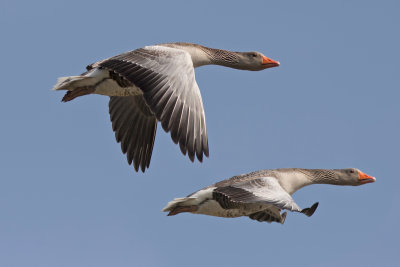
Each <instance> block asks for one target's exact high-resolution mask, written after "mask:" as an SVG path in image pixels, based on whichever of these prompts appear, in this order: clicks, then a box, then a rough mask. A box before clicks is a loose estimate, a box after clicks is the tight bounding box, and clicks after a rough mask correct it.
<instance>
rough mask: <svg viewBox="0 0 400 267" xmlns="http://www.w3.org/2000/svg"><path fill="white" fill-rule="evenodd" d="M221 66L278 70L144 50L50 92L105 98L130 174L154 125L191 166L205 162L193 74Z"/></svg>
mask: <svg viewBox="0 0 400 267" xmlns="http://www.w3.org/2000/svg"><path fill="white" fill-rule="evenodd" d="M203 65H221V66H225V67H230V68H236V69H241V70H253V71H257V70H263V69H266V68H271V67H276V66H279V62H277V61H274V60H272V59H269V58H267V57H265V56H264V55H262V54H261V53H259V52H231V51H227V50H221V49H213V48H208V47H205V46H201V45H197V44H189V43H170V44H160V45H154V46H145V47H143V48H139V49H136V50H133V51H129V52H126V53H123V54H120V55H117V56H114V57H111V58H108V59H105V60H101V61H98V62H96V63H94V64H91V65H89V66H87V71H86V72H84V73H82V74H81V75H79V76H69V77H61V78H59V79H58V82H57V84H56V85H55V86H54V87H53V89H54V90H67V93H66V94H65V96H64V98H63V101H64V102H67V101H71V100H73V99H75V98H76V97H79V96H83V95H87V94H100V95H106V96H110V102H109V112H110V118H111V121H112V127H113V130H114V132H115V136H116V139H117V142H121V148H122V152H123V153H126V154H127V159H128V163H129V164H132V163H133V166H134V168H135V170H136V171H138V170H139V167H140V169H141V170H142V171H143V172H144V171H145V169H146V168H148V167H149V164H150V159H151V154H152V151H153V144H154V138H155V134H156V130H157V121H160V122H161V125H162V127H163V129H164V130H165V131H166V132H171V137H172V140H173V141H174V143H176V144H177V143H179V146H180V149H181V151H182V153H183V154H184V155H186V154H188V156H189V158H190V160H191V161H194V158H195V156H196V157H197V159H198V160H199V161H200V162H201V161H202V159H203V155H205V156H208V154H209V149H208V138H207V129H206V121H205V114H204V108H203V102H202V98H201V94H200V90H199V87H198V85H197V83H196V80H195V73H194V68H196V67H200V66H203Z"/></svg>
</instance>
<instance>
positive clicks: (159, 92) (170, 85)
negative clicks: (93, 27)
mask: <svg viewBox="0 0 400 267" xmlns="http://www.w3.org/2000/svg"><path fill="white" fill-rule="evenodd" d="M90 67H92V68H94V67H99V68H105V69H108V70H110V71H112V72H114V73H116V74H118V75H120V76H121V77H123V78H125V79H126V80H128V81H129V82H130V83H132V84H134V85H135V86H136V87H138V88H140V89H141V91H142V92H143V97H144V100H145V103H146V104H147V105H148V107H149V108H150V110H151V111H152V113H153V114H154V115H155V116H156V118H157V119H158V120H159V121H161V125H162V127H163V129H164V130H165V131H166V132H171V137H172V140H173V141H174V142H175V143H179V145H180V148H181V151H182V153H183V154H184V155H186V153H188V155H189V158H190V159H191V160H192V161H193V160H194V157H195V155H196V156H197V158H198V160H199V161H202V159H203V154H204V155H206V156H208V139H207V130H206V121H205V114H204V108H203V102H202V99H201V95H200V90H199V87H198V85H197V83H196V80H195V74H194V68H193V62H192V59H191V56H190V54H189V53H188V52H186V51H184V50H180V49H176V48H171V47H165V46H159V45H156V46H147V47H144V48H140V49H137V50H134V51H130V52H126V53H123V54H120V55H117V56H115V57H111V58H109V59H106V60H103V61H100V62H98V63H95V64H93V65H92V66H90ZM126 121H131V120H129V119H127V120H126ZM127 142H128V140H127ZM128 156H129V155H128Z"/></svg>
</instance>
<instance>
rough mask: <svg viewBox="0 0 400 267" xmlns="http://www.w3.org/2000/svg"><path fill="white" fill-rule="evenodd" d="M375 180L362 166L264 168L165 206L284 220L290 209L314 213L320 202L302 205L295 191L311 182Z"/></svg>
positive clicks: (172, 211)
mask: <svg viewBox="0 0 400 267" xmlns="http://www.w3.org/2000/svg"><path fill="white" fill-rule="evenodd" d="M373 182H375V178H374V177H371V176H369V175H367V174H365V173H363V172H361V171H360V170H358V169H335V170H325V169H298V168H291V169H275V170H261V171H256V172H251V173H248V174H243V175H238V176H234V177H232V178H230V179H227V180H224V181H221V182H218V183H216V184H213V185H210V186H208V187H205V188H203V189H201V190H199V191H196V192H194V193H193V194H190V195H188V196H187V197H185V198H175V199H174V200H172V201H171V202H169V203H168V205H167V206H166V207H165V208H164V209H163V211H167V212H169V213H168V216H172V215H176V214H178V213H181V212H191V213H194V214H205V215H211V216H217V217H226V218H233V217H240V216H248V217H249V218H250V219H252V220H257V221H259V222H268V223H270V222H278V223H281V224H283V223H284V222H285V218H286V214H287V213H286V212H283V213H282V214H281V210H290V211H296V212H301V213H303V214H305V215H307V216H311V215H313V214H314V212H315V210H316V209H317V207H318V202H316V203H315V204H314V205H312V206H311V207H310V208H305V209H301V208H300V207H299V206H298V205H297V204H296V203H295V202H294V200H293V199H292V197H291V195H292V194H293V193H294V192H296V191H297V190H299V189H300V188H302V187H304V186H306V185H311V184H332V185H353V186H356V185H362V184H366V183H373Z"/></svg>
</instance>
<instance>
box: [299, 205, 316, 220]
mask: <svg viewBox="0 0 400 267" xmlns="http://www.w3.org/2000/svg"><path fill="white" fill-rule="evenodd" d="M317 208H318V202H315V203H314V205H312V206H311V207H310V208H305V209H303V210H302V211H301V213H303V214H305V215H307V216H308V217H311V216H312V215H313V214H314V212H315V211H316V210H317Z"/></svg>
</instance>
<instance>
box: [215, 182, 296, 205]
mask: <svg viewBox="0 0 400 267" xmlns="http://www.w3.org/2000/svg"><path fill="white" fill-rule="evenodd" d="M215 191H216V192H219V193H221V194H224V195H225V196H226V197H227V198H228V199H229V200H230V201H232V202H239V203H262V204H269V205H274V206H276V207H277V208H279V209H287V210H290V211H298V212H301V209H300V208H299V206H298V205H297V204H296V203H295V202H294V200H293V198H292V197H291V196H290V195H289V194H288V193H287V192H286V191H285V190H284V189H283V188H282V187H281V186H280V184H279V183H278V181H277V180H276V179H275V178H273V177H261V178H257V179H253V180H250V181H244V182H241V183H240V182H239V183H235V184H233V185H229V186H223V187H218V188H216V189H215Z"/></svg>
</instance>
